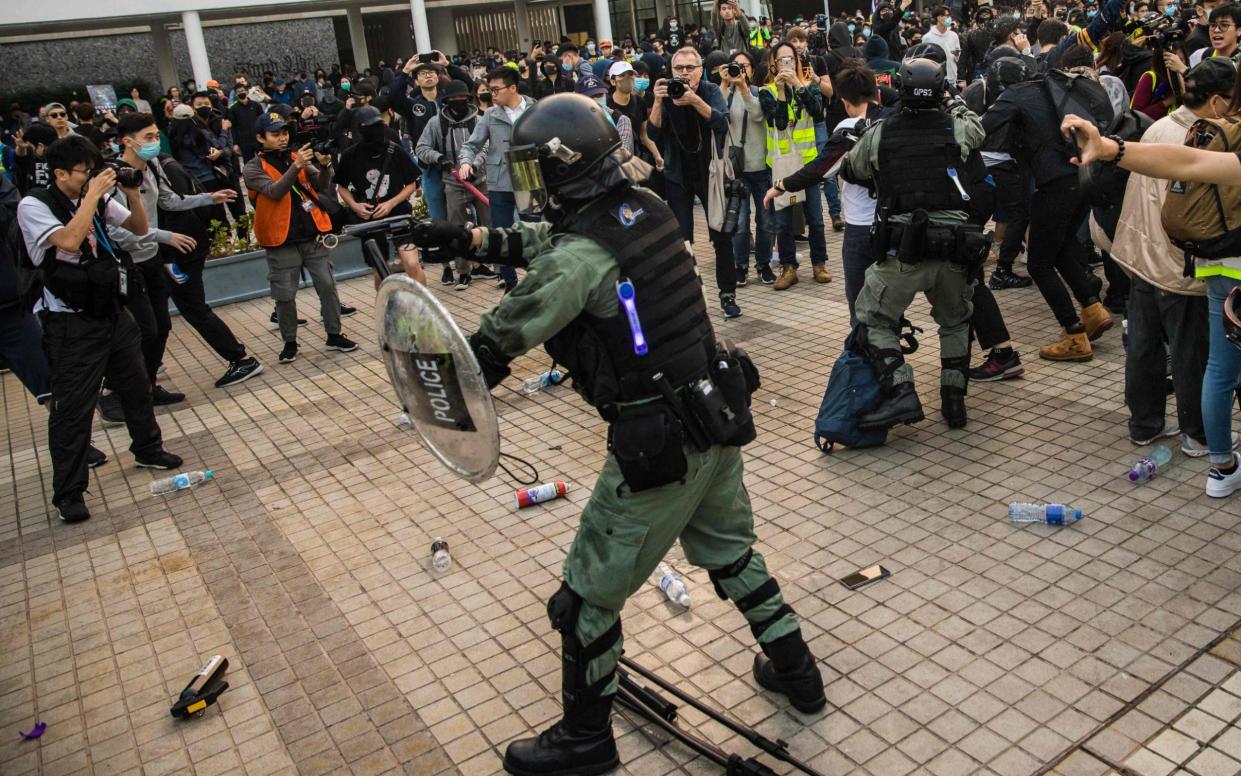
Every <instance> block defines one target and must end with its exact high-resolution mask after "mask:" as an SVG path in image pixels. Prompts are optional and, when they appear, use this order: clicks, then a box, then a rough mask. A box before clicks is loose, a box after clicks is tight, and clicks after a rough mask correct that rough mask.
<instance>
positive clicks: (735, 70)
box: [728, 62, 741, 78]
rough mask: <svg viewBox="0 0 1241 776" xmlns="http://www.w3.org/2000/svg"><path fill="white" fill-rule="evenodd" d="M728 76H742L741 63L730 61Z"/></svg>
mask: <svg viewBox="0 0 1241 776" xmlns="http://www.w3.org/2000/svg"><path fill="white" fill-rule="evenodd" d="M728 77H729V78H740V77H741V64H740V63H739V62H729V63H728Z"/></svg>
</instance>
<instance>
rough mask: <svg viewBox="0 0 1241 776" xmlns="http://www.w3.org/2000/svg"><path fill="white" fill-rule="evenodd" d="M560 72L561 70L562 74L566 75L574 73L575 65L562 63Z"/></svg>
mask: <svg viewBox="0 0 1241 776" xmlns="http://www.w3.org/2000/svg"><path fill="white" fill-rule="evenodd" d="M560 70H561V72H564V73H572V72H573V65H570V64H569V63H568V62H561V63H560Z"/></svg>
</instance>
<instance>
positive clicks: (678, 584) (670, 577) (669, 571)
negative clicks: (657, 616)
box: [651, 562, 689, 609]
mask: <svg viewBox="0 0 1241 776" xmlns="http://www.w3.org/2000/svg"><path fill="white" fill-rule="evenodd" d="M651 582H654V583H655V586H656V587H658V588H659V589H660V590H662V591H664V595H666V596H668V600H669V601H671V602H673V603H674V604H680V605H681V606H684V607H685V608H686V609H688V608H689V586H688V585H686V584H685V578H684V577H682V576H681V575H680V574H678V573H677V572H676V569H674V568H672V567H671V566H669V565H668V564H667V563H662V562H661V563H660V564H659V565H658V566H656V567H655V570H654V571H653V572H651Z"/></svg>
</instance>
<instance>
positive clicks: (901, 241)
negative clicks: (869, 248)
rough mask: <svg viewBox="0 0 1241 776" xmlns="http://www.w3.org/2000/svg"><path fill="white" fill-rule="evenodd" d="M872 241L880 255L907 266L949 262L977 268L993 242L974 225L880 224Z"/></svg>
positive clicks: (875, 228) (876, 226) (876, 227)
mask: <svg viewBox="0 0 1241 776" xmlns="http://www.w3.org/2000/svg"><path fill="white" fill-rule="evenodd" d="M872 239H873V243H872V245H873V248H874V251H875V253H876V254H877V255H879V256H881V257H886V256H896V257H897V258H898V259H900V260H901V261H902V262H904V263H906V264H917V263H919V262H922V261H950V262H952V263H954V264H960V265H961V266H964V267H974V266H976V265H978V264H979V263H981V262H982V261H984V260H985V259H986V257H987V254H988V253H989V252H990V250H991V241H990V240H989V239H987V238H986V237H984V236H983V234H982V230H981V229H980V228H979V227H977V226H975V225H973V224H957V225H954V226H931V225H917V224H913V225H911V224H893V223H882V222H880V223H877V224H876V225H875V227H874V231H873V233H872Z"/></svg>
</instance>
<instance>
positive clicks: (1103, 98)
mask: <svg viewBox="0 0 1241 776" xmlns="http://www.w3.org/2000/svg"><path fill="white" fill-rule="evenodd" d="M1043 86H1044V88H1046V89H1047V96H1048V97H1050V98H1051V104H1052V107H1053V108H1054V109H1055V111H1056V126H1057V127H1059V125H1060V123H1061V122H1063V121H1064V117H1065V116H1068V115H1069V114H1073V115H1075V116H1080V117H1081V118H1083V119H1086V120H1087V121H1089V122H1090V123H1092V124H1094V125H1095V126H1096V127H1098V128H1099V131H1100V132H1106V131H1107V128H1108V127H1109V126H1111V124H1112V121H1113V120H1114V119H1115V111H1114V110H1113V109H1112V98H1111V97H1110V96H1108V93H1107V89H1106V88H1104V86H1103V84H1101V83H1099V82H1098V81H1095V80H1092V79H1091V78H1089V77H1087V76H1084V75H1081V74H1078V73H1066V72H1064V71H1063V70H1048V71H1047V73H1046V75H1044V76H1043ZM1056 134H1057V135H1059V130H1058V129H1057V132H1056ZM1061 143H1062V144H1064V146H1065V148H1066V150H1067V149H1071V148H1072V146H1070V145H1068V144H1067V141H1061ZM1070 155H1071V156H1077V152H1076V150H1073V151H1072V152H1071V154H1070Z"/></svg>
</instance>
